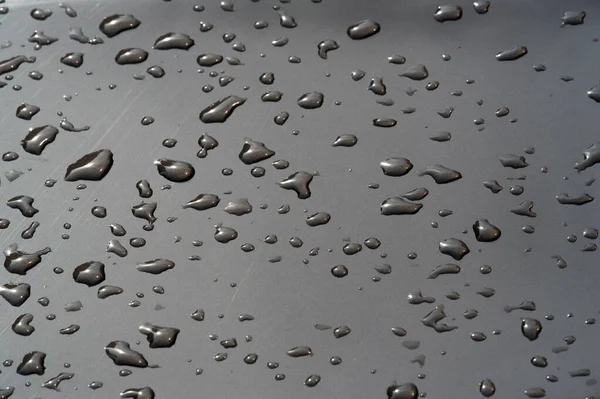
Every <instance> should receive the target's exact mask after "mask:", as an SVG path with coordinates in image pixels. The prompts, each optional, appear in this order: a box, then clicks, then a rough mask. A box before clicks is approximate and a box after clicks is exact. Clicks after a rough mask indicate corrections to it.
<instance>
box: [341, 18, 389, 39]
mask: <svg viewBox="0 0 600 399" xmlns="http://www.w3.org/2000/svg"><path fill="white" fill-rule="evenodd" d="M380 30H381V26H380V25H379V24H378V23H377V22H374V21H372V20H370V19H365V20H362V21H359V22H356V23H355V24H352V25H350V27H348V29H347V30H346V33H347V34H348V37H350V39H352V40H363V39H366V38H368V37H370V36H373V35H374V34H376V33H378V32H379V31H380Z"/></svg>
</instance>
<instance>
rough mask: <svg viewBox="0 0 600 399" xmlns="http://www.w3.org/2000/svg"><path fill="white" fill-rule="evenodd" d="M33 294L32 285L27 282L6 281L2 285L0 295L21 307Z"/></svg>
mask: <svg viewBox="0 0 600 399" xmlns="http://www.w3.org/2000/svg"><path fill="white" fill-rule="evenodd" d="M30 295H31V286H30V285H29V284H27V283H19V284H13V283H6V284H3V285H1V286H0V296H1V297H2V298H4V300H6V302H8V303H9V304H11V305H12V306H15V307H19V306H21V305H22V304H24V303H25V302H26V301H27V300H28V299H29V296H30Z"/></svg>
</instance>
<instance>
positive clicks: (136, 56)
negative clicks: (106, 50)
mask: <svg viewBox="0 0 600 399" xmlns="http://www.w3.org/2000/svg"><path fill="white" fill-rule="evenodd" d="M147 59H148V52H147V51H146V50H142V49H141V48H125V49H123V50H120V51H119V52H118V53H117V55H116V56H115V61H116V63H117V64H119V65H131V64H139V63H142V62H144V61H146V60H147Z"/></svg>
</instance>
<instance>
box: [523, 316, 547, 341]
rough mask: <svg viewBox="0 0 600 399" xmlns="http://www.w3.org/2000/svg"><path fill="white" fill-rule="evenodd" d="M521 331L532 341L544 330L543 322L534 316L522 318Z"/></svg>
mask: <svg viewBox="0 0 600 399" xmlns="http://www.w3.org/2000/svg"><path fill="white" fill-rule="evenodd" d="M521 332H522V333H523V336H524V337H525V338H527V339H529V340H530V341H535V340H536V339H537V338H538V337H539V335H540V333H541V332H542V323H540V322H539V320H536V319H532V318H528V317H526V318H521Z"/></svg>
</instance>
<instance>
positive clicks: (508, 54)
mask: <svg viewBox="0 0 600 399" xmlns="http://www.w3.org/2000/svg"><path fill="white" fill-rule="evenodd" d="M525 54H527V47H525V46H514V47H511V48H510V49H508V50H503V51H500V52H499V53H498V54H496V59H497V60H498V61H514V60H518V59H519V58H521V57H523V56H524V55H525Z"/></svg>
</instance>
